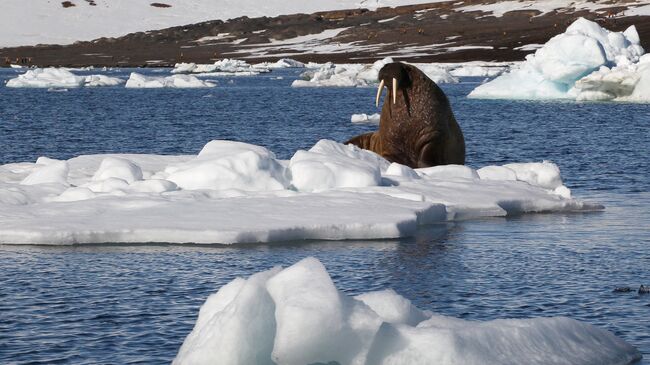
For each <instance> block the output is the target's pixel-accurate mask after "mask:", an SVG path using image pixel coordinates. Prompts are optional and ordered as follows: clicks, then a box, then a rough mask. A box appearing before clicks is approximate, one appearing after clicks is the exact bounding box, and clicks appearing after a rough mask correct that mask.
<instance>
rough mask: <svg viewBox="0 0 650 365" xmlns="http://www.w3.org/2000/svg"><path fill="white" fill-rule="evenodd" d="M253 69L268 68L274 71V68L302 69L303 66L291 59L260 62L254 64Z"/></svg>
mask: <svg viewBox="0 0 650 365" xmlns="http://www.w3.org/2000/svg"><path fill="white" fill-rule="evenodd" d="M254 67H260V68H270V69H275V68H304V67H305V64H304V63H302V62H300V61H296V60H294V59H291V58H281V59H279V60H277V61H276V62H262V63H258V64H255V65H254Z"/></svg>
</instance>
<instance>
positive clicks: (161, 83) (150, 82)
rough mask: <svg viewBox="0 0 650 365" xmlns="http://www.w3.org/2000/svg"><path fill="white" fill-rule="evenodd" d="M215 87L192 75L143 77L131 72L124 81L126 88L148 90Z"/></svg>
mask: <svg viewBox="0 0 650 365" xmlns="http://www.w3.org/2000/svg"><path fill="white" fill-rule="evenodd" d="M215 86H216V85H215V84H214V83H212V82H209V81H203V80H199V79H198V78H197V77H196V76H192V75H172V76H145V75H142V74H139V73H136V72H131V75H130V76H129V79H128V80H127V81H126V87H127V88H134V89H149V88H163V87H169V88H200V87H215Z"/></svg>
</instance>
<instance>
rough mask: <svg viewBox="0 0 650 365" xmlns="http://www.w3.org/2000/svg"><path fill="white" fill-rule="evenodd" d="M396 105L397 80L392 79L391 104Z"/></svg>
mask: <svg viewBox="0 0 650 365" xmlns="http://www.w3.org/2000/svg"><path fill="white" fill-rule="evenodd" d="M395 103H397V79H396V78H394V77H393V104H395Z"/></svg>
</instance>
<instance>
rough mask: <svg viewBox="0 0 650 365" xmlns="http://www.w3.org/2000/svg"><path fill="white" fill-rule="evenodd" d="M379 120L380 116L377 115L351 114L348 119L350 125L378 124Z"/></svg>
mask: <svg viewBox="0 0 650 365" xmlns="http://www.w3.org/2000/svg"><path fill="white" fill-rule="evenodd" d="M380 119H381V115H380V114H378V113H374V114H370V115H368V114H365V113H361V114H352V116H351V117H350V122H352V123H367V124H379V120H380Z"/></svg>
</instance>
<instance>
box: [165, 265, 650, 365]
mask: <svg viewBox="0 0 650 365" xmlns="http://www.w3.org/2000/svg"><path fill="white" fill-rule="evenodd" d="M640 358H641V354H640V353H639V352H638V351H637V350H636V349H635V348H634V347H633V346H631V345H629V344H628V343H626V342H625V341H623V340H621V339H619V338H617V337H616V336H614V335H613V334H612V333H610V332H608V331H606V330H603V329H600V328H597V327H595V326H592V325H590V324H587V323H583V322H579V321H576V320H572V319H569V318H566V317H550V318H532V319H497V320H492V321H485V322H478V321H466V320H462V319H459V318H454V317H446V316H442V315H436V314H434V313H432V312H430V311H423V310H420V309H418V308H417V307H415V306H414V305H413V304H411V302H410V301H409V300H408V299H406V298H404V297H402V296H400V295H399V294H397V293H395V292H394V291H393V290H382V291H375V292H370V293H365V294H361V295H358V296H356V297H350V296H347V295H346V294H344V293H342V292H340V291H339V290H338V289H337V288H336V287H335V286H334V283H333V282H332V279H331V277H330V276H329V274H328V273H327V271H326V270H325V267H324V266H323V265H322V264H321V263H320V261H318V260H317V259H315V258H311V257H310V258H306V259H303V260H302V261H300V262H298V263H296V264H294V265H292V266H290V267H288V268H286V269H284V270H282V268H280V267H276V268H273V269H270V270H268V271H264V272H260V273H257V274H255V275H252V276H251V277H250V278H248V279H243V278H237V279H235V280H233V281H231V282H230V283H228V284H226V285H224V286H223V287H222V288H221V289H219V291H218V292H216V293H215V294H212V295H211V296H209V297H208V299H207V300H206V301H205V303H204V304H203V306H202V307H201V309H200V311H199V315H198V318H197V320H196V324H195V326H194V329H193V330H192V332H191V333H190V334H189V335H188V336H187V338H186V339H185V341H184V343H183V345H182V346H181V348H180V350H179V352H178V354H177V355H176V358H175V359H174V361H173V364H174V365H183V364H206V365H207V364H227V365H236V364H242V365H243V364H278V365H285V364H286V365H294V364H295V365H303V364H332V363H335V364H351V365H354V364H373V365H382V364H386V365H388V364H392V365H398V364H404V365H407V364H408V365H415V364H449V365H452V364H459V365H460V364H463V365H471V364H482V365H490V364H495V365H496V364H531V365H532V364H540V365H541V364H543V365H551V364H573V365H580V364H585V365H587V364H589V365H594V364H612V365H615V364H616V365H619V364H620V365H625V364H631V363H632V362H634V361H637V360H639V359H640Z"/></svg>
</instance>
